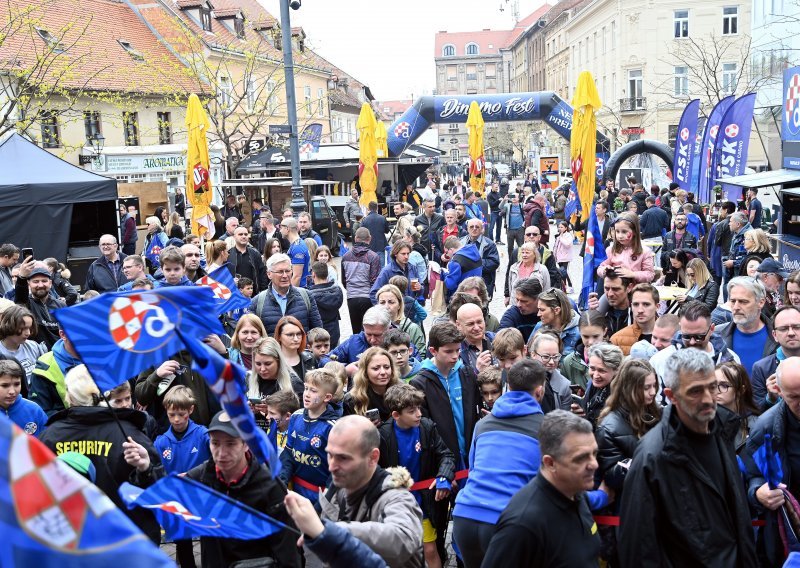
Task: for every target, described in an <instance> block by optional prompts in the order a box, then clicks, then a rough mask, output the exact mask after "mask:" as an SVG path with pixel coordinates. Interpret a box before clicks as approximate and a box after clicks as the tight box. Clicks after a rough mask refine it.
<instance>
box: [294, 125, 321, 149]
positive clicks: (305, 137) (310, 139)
mask: <svg viewBox="0 0 800 568" xmlns="http://www.w3.org/2000/svg"><path fill="white" fill-rule="evenodd" d="M320 140H322V125H321V124H320V123H318V122H314V123H312V124H309V125H308V126H306V127H305V128H304V129H303V132H301V133H300V139H299V144H300V153H301V154H316V153H317V152H318V151H319V143H320Z"/></svg>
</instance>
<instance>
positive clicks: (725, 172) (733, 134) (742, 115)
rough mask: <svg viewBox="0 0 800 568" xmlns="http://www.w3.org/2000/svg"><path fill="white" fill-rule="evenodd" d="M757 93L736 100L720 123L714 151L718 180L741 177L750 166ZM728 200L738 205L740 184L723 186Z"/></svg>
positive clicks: (740, 191) (715, 171) (740, 193)
mask: <svg viewBox="0 0 800 568" xmlns="http://www.w3.org/2000/svg"><path fill="white" fill-rule="evenodd" d="M755 104H756V94H755V93H750V94H749V95H744V96H743V97H739V98H738V99H736V100H735V101H734V102H733V104H732V105H731V106H730V107H729V108H728V111H727V112H726V113H725V116H724V117H723V118H722V122H720V124H719V135H718V136H717V143H716V147H715V149H714V162H713V165H714V169H713V170H712V172H714V173H715V174H716V173H717V170H716V168H719V173H718V175H717V176H715V177H720V178H723V177H728V176H739V175H742V174H743V173H744V169H745V167H746V166H747V150H748V148H749V146H750V129H751V127H752V125H753V108H754V107H755ZM722 187H723V190H724V194H725V196H726V198H727V199H729V200H731V201H733V202H734V203H736V201H738V200H739V199H740V198H741V196H742V188H741V187H740V186H738V185H728V184H722Z"/></svg>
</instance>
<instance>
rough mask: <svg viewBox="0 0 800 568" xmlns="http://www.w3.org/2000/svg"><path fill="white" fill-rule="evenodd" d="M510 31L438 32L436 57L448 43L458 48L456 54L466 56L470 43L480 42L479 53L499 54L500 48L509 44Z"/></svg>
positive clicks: (440, 55)
mask: <svg viewBox="0 0 800 568" xmlns="http://www.w3.org/2000/svg"><path fill="white" fill-rule="evenodd" d="M510 33H511V32H510V31H509V30H488V29H486V30H481V31H477V32H446V31H441V32H436V39H435V44H434V57H442V48H444V46H445V45H448V44H451V45H453V46H454V47H455V48H456V56H459V57H463V56H466V53H467V44H468V43H476V44H478V54H479V55H499V54H500V49H502V48H505V47H507V46H508V37H509V34H510ZM490 46H491V47H490Z"/></svg>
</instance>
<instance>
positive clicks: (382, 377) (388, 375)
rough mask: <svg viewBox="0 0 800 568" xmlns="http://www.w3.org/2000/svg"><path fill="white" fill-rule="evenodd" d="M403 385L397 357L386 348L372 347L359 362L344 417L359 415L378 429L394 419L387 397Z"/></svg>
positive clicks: (346, 401)
mask: <svg viewBox="0 0 800 568" xmlns="http://www.w3.org/2000/svg"><path fill="white" fill-rule="evenodd" d="M399 383H400V378H399V377H398V374H397V366H396V365H395V362H394V357H392V356H391V355H389V352H388V351H386V350H385V349H383V348H382V347H370V348H369V349H367V350H366V351H364V353H363V355H361V359H359V360H358V369H357V370H356V374H355V375H354V376H353V388H352V389H351V390H350V392H348V393H347V394H346V395H345V397H344V403H343V406H344V416H348V415H350V414H358V415H360V416H366V417H367V418H369V419H370V420H372V422H373V423H374V424H375V425H376V426H378V425H380V424H382V423H383V422H385V421H386V420H388V419H389V418H390V417H391V415H392V413H391V412H390V411H389V409H388V408H386V404H385V403H384V401H383V396H384V395H385V394H386V391H387V389H388V388H389V387H391V386H394V385H396V384H399Z"/></svg>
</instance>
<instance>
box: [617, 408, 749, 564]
mask: <svg viewBox="0 0 800 568" xmlns="http://www.w3.org/2000/svg"><path fill="white" fill-rule="evenodd" d="M739 426H740V418H739V417H738V416H737V415H736V414H734V413H733V412H730V411H729V410H727V409H725V408H723V407H722V406H717V415H716V417H715V418H714V421H713V422H712V423H711V432H712V435H713V436H715V438H716V441H717V447H718V449H719V452H720V457H721V459H722V467H723V469H724V472H725V479H722V480H712V479H710V478H709V476H708V474H707V473H706V472H705V471H704V470H703V469H702V468H701V467H699V466H698V464H697V460H696V458H695V457H694V455H693V454H692V452H691V450H690V449H689V440H688V435H687V432H686V427H685V426H683V424H682V423H681V422H680V421H679V419H678V415H677V412H676V411H675V406H674V405H669V406H667V407H666V408H665V409H664V415H663V417H662V419H661V421H660V422H659V423H658V425H657V426H655V427H654V428H653V429H652V430H650V432H648V433H647V434H646V435H645V437H644V438H642V440H641V441H640V442H639V446H638V447H637V448H636V452H635V454H634V458H633V462H632V464H631V467H630V471H629V472H628V475H627V477H626V479H625V492H624V494H623V497H622V504H621V505H622V508H621V515H620V516H621V519H620V524H621V526H620V532H619V539H618V542H619V548H618V550H619V556H620V561H621V565H622V566H641V567H648V566H659V567H664V566H675V567H684V566H707V567H719V568H723V567H724V568H735V567H740V568H749V567H752V566H757V565H758V564H757V562H756V554H755V546H754V544H753V529H752V527H751V526H750V511H749V509H748V507H747V499H746V495H745V491H744V487H743V485H742V481H741V473H740V472H739V468H738V465H737V462H736V455H735V453H734V444H735V442H736V436H737V434H738V432H739Z"/></svg>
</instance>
